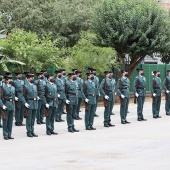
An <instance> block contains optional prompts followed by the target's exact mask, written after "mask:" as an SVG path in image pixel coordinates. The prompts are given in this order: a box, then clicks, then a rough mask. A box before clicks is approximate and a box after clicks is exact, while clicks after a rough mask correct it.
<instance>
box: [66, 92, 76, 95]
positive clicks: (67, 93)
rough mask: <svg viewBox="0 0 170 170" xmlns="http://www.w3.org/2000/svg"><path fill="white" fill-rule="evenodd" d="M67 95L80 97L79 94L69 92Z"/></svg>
mask: <svg viewBox="0 0 170 170" xmlns="http://www.w3.org/2000/svg"><path fill="white" fill-rule="evenodd" d="M67 94H72V95H75V96H78V93H71V92H69V93H67Z"/></svg>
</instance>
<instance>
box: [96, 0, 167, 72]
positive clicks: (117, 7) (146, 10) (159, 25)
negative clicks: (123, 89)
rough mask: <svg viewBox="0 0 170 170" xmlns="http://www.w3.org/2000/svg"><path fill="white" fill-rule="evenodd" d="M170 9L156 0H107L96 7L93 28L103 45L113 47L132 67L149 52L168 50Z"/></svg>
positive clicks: (121, 58)
mask: <svg viewBox="0 0 170 170" xmlns="http://www.w3.org/2000/svg"><path fill="white" fill-rule="evenodd" d="M169 26H170V24H169V18H168V15H167V13H166V12H165V11H164V10H163V9H162V8H161V7H160V5H159V4H158V3H157V2H156V1H154V0H149V1H148V0H135V1H134V0H128V1H127V0H104V1H103V3H102V4H101V5H100V6H99V7H98V8H97V9H96V12H95V17H94V24H93V30H94V32H95V33H96V34H97V38H98V43H99V45H101V46H106V47H113V48H115V50H116V51H117V53H118V55H119V60H120V61H121V62H124V58H125V54H129V55H130V56H131V64H130V67H129V68H130V70H131V71H133V69H134V68H135V67H136V65H138V64H139V63H140V62H141V60H142V59H143V58H144V57H145V56H146V55H152V54H153V53H155V52H157V53H162V52H164V51H166V50H167V46H166V45H167V44H168V42H169V40H170V39H169V38H170V36H169V35H170V29H169Z"/></svg>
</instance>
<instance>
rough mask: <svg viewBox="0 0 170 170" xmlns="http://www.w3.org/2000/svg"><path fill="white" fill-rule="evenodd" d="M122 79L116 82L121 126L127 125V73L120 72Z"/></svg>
mask: <svg viewBox="0 0 170 170" xmlns="http://www.w3.org/2000/svg"><path fill="white" fill-rule="evenodd" d="M121 73H122V77H121V78H120V79H119V80H118V83H117V93H118V95H119V97H120V102H121V105H120V117H121V123H122V124H128V123H130V122H128V121H127V120H126V117H127V111H128V105H129V99H130V91H129V88H130V81H129V79H128V72H127V71H125V70H121Z"/></svg>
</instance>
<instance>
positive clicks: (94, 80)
mask: <svg viewBox="0 0 170 170" xmlns="http://www.w3.org/2000/svg"><path fill="white" fill-rule="evenodd" d="M93 82H94V83H95V95H96V96H98V95H99V94H100V89H99V78H98V77H97V76H94V79H93Z"/></svg>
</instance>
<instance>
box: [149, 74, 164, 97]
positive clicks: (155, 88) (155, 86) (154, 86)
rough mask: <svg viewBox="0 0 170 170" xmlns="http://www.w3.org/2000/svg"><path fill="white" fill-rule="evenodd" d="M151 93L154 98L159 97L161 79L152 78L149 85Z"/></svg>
mask: <svg viewBox="0 0 170 170" xmlns="http://www.w3.org/2000/svg"><path fill="white" fill-rule="evenodd" d="M151 93H152V95H153V93H155V94H156V96H161V93H162V90H161V79H160V78H159V77H154V78H153V79H152V83H151Z"/></svg>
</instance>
